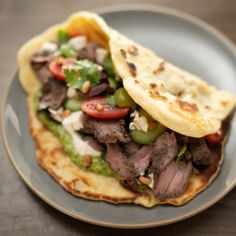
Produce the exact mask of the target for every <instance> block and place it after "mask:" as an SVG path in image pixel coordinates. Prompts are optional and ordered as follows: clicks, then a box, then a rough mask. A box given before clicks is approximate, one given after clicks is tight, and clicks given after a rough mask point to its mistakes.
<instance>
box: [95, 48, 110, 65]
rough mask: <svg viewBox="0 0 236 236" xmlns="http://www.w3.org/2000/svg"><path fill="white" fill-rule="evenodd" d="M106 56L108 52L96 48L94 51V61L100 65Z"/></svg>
mask: <svg viewBox="0 0 236 236" xmlns="http://www.w3.org/2000/svg"><path fill="white" fill-rule="evenodd" d="M107 54H108V51H107V50H106V49H104V48H97V49H96V60H97V62H98V63H100V64H102V63H103V61H104V58H105V57H106V55H107Z"/></svg>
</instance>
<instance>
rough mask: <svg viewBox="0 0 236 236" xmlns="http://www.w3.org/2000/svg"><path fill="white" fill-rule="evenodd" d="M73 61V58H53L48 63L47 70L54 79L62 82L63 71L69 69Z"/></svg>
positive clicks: (63, 77)
mask: <svg viewBox="0 0 236 236" xmlns="http://www.w3.org/2000/svg"><path fill="white" fill-rule="evenodd" d="M75 61H76V59H75V58H63V57H61V58H55V59H54V60H52V61H51V62H50V63H49V65H48V69H49V71H50V72H51V73H52V74H53V76H54V77H55V78H57V79H59V80H64V79H65V75H64V69H66V68H68V69H69V68H71V67H72V65H73V64H74V62H75Z"/></svg>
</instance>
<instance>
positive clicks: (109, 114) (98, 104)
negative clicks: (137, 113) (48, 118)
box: [81, 97, 130, 120]
mask: <svg viewBox="0 0 236 236" xmlns="http://www.w3.org/2000/svg"><path fill="white" fill-rule="evenodd" d="M81 109H82V111H83V112H84V113H86V114H87V115H89V116H92V117H94V118H98V119H106V120H111V119H119V118H122V117H125V116H126V115H127V114H128V113H129V110H130V108H129V107H113V106H111V105H109V104H107V102H106V100H105V98H102V97H95V98H91V99H86V100H84V101H83V103H82V104H81Z"/></svg>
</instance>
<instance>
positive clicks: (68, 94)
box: [66, 88, 76, 98]
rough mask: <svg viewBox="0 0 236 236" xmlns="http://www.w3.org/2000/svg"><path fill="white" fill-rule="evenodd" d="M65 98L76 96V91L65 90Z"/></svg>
mask: <svg viewBox="0 0 236 236" xmlns="http://www.w3.org/2000/svg"><path fill="white" fill-rule="evenodd" d="M66 96H67V97H68V98H73V97H75V96H76V89H73V88H68V90H67V93H66Z"/></svg>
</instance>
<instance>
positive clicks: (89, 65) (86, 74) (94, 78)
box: [74, 60, 101, 84]
mask: <svg viewBox="0 0 236 236" xmlns="http://www.w3.org/2000/svg"><path fill="white" fill-rule="evenodd" d="M74 68H75V70H76V71H78V72H79V74H80V77H81V78H87V79H88V80H90V81H91V83H93V84H99V82H100V78H101V73H100V71H99V70H98V67H97V65H96V64H95V63H93V62H92V61H89V60H80V61H77V62H76V63H75V65H74Z"/></svg>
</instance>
